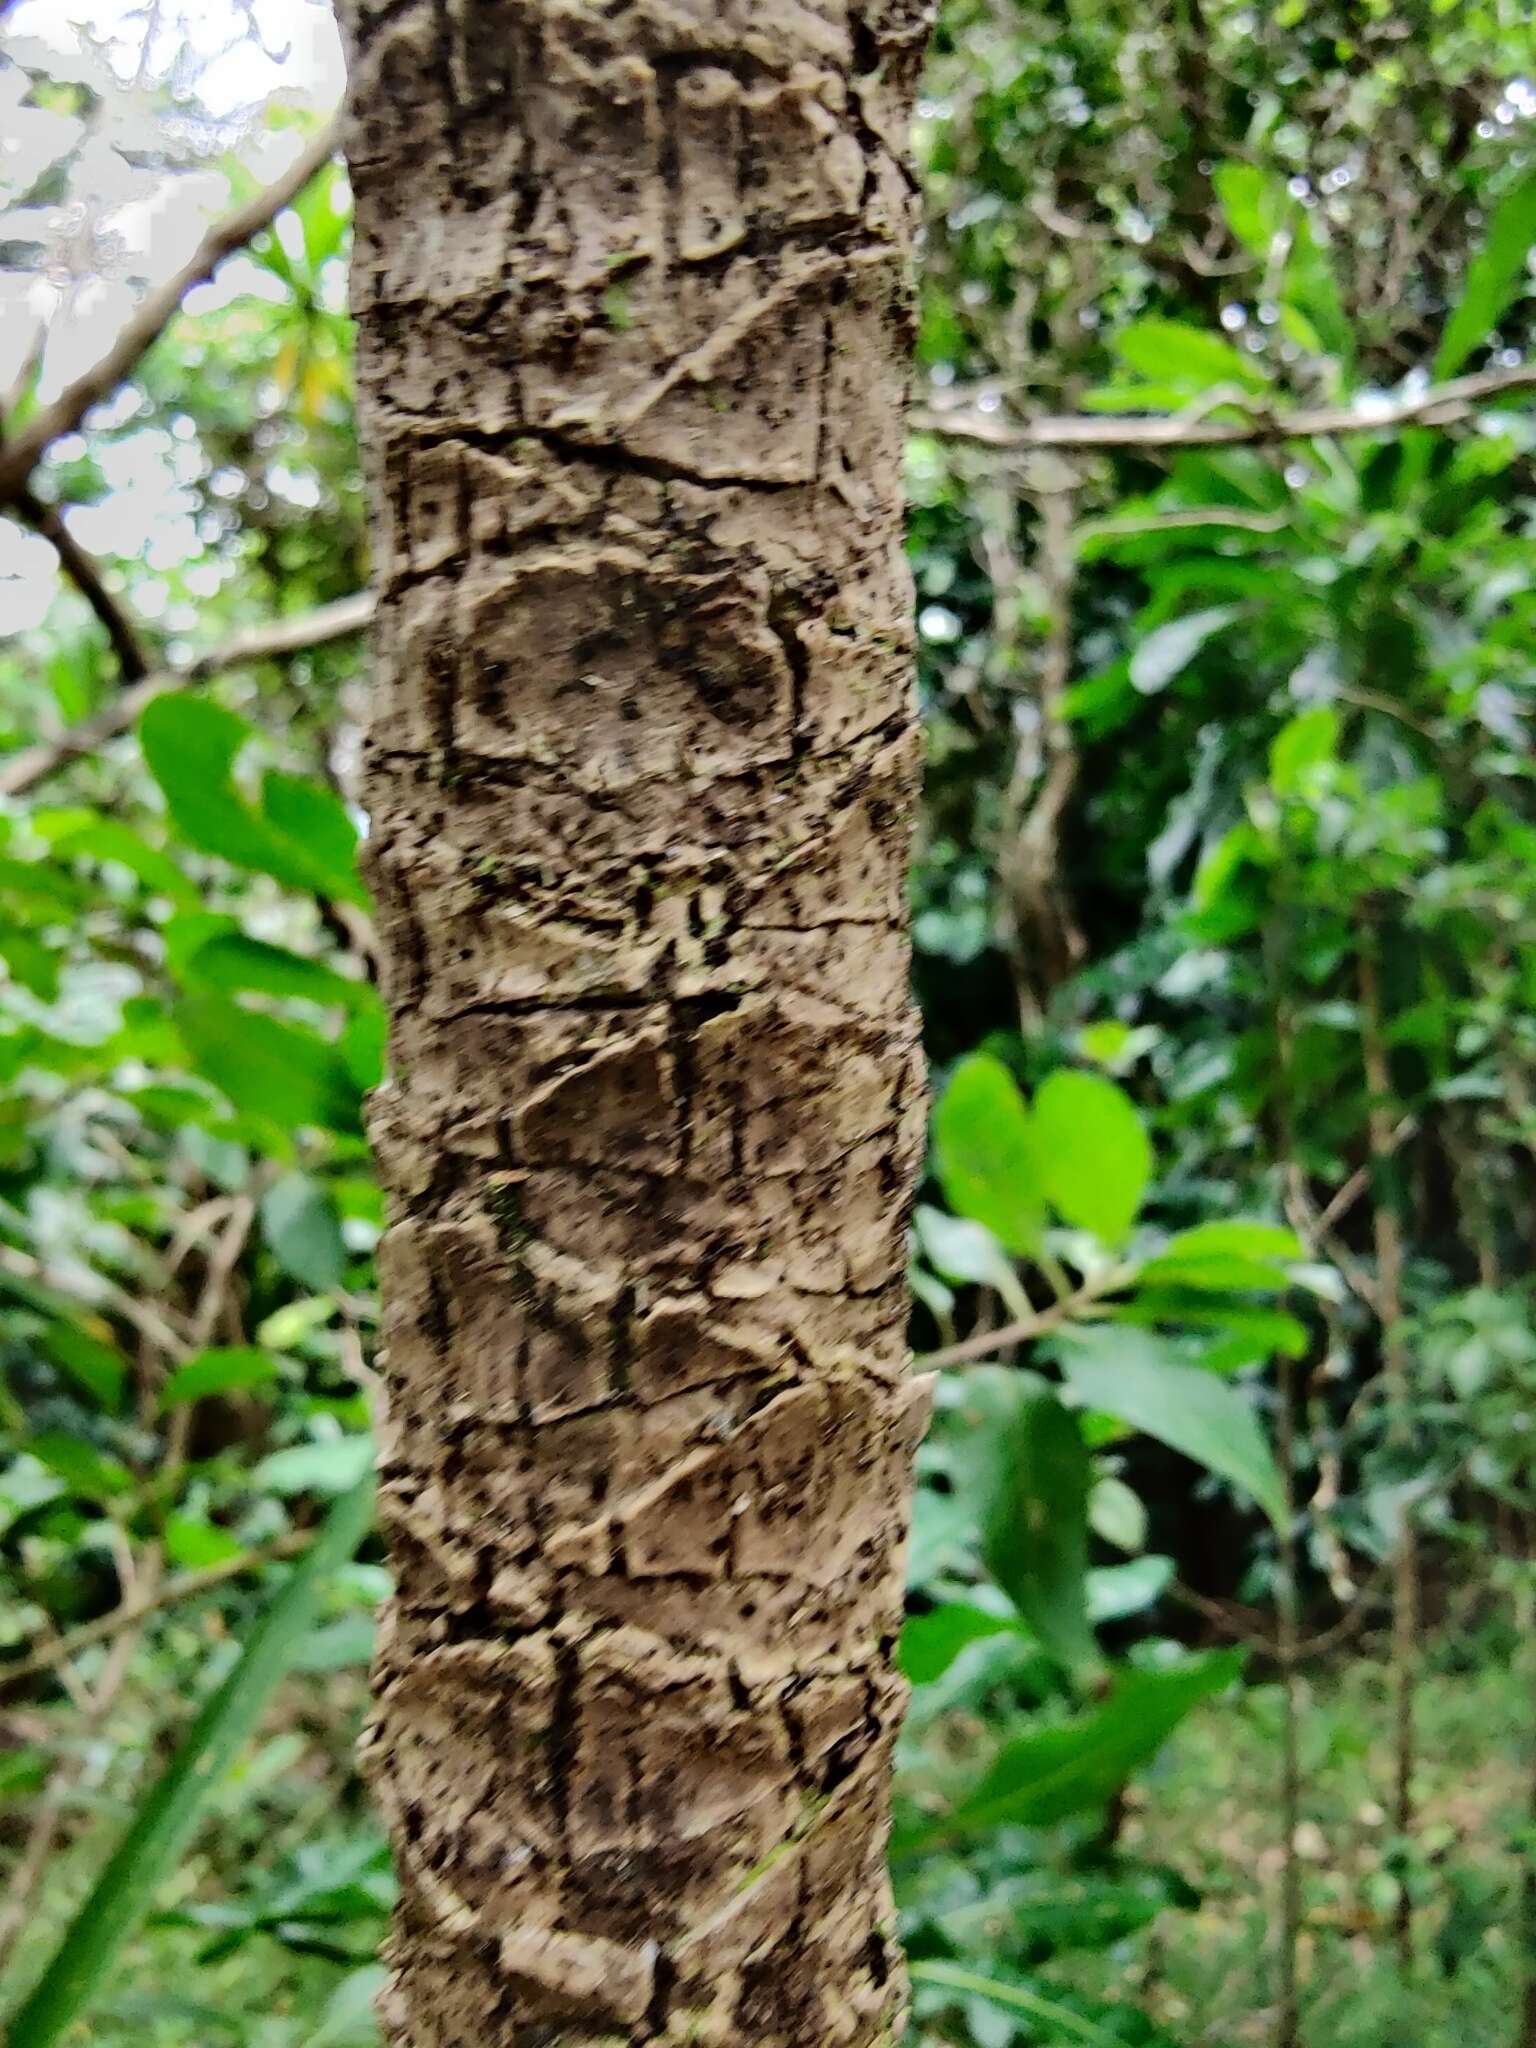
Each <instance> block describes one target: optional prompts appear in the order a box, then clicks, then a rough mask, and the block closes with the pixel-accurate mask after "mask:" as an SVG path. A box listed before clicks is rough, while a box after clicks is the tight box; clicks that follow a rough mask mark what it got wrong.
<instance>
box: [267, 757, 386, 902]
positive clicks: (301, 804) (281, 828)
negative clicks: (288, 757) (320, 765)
mask: <svg viewBox="0 0 1536 2048" xmlns="http://www.w3.org/2000/svg"><path fill="white" fill-rule="evenodd" d="M261 809H262V815H263V817H264V818H265V819H266V821H267V823H268V824H269V825H270V826H271V827H272V828H273V830H274V831H275V832H277V833H278V834H279V835H280V836H281V837H282V838H283V839H284V840H285V841H286V842H288V843H289V844H290V845H294V846H299V847H302V848H303V850H304V854H305V857H306V859H307V860H308V861H309V862H310V863H311V864H312V865H313V866H314V868H315V869H316V870H317V871H318V873H319V874H320V875H322V876H323V877H325V878H326V879H327V881H328V886H329V893H330V894H332V895H334V896H343V897H350V898H352V899H353V900H354V901H358V900H366V899H365V892H364V890H363V888H362V886H361V884H360V883H359V881H358V879H357V827H356V826H355V825H354V824H353V822H352V820H351V818H350V816H349V815H348V812H347V807H346V805H345V804H344V803H343V802H342V801H341V798H340V797H339V796H336V795H335V794H333V792H332V791H330V790H328V789H326V788H325V787H324V786H323V785H322V784H321V783H318V782H310V781H307V780H306V779H305V778H304V777H303V776H300V775H285V774H283V773H282V771H281V770H280V769H276V768H274V769H272V770H270V771H269V773H268V774H267V776H266V777H265V779H264V780H263V782H262V785H261Z"/></svg>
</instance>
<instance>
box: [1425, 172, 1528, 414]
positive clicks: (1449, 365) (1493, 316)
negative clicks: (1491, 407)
mask: <svg viewBox="0 0 1536 2048" xmlns="http://www.w3.org/2000/svg"><path fill="white" fill-rule="evenodd" d="M1533 243H1536V166H1533V167H1532V168H1530V169H1529V170H1527V171H1526V172H1525V174H1524V176H1523V177H1521V179H1520V180H1519V182H1518V183H1517V184H1516V185H1515V187H1514V189H1513V190H1512V191H1511V192H1509V193H1508V194H1506V196H1505V197H1504V199H1503V200H1501V201H1500V203H1499V205H1498V207H1497V208H1496V209H1495V212H1494V216H1493V219H1492V221H1491V222H1490V223H1489V227H1488V233H1487V235H1486V237H1485V238H1484V241H1483V246H1482V247H1481V248H1480V249H1479V250H1478V252H1477V254H1476V255H1475V256H1474V257H1473V258H1472V261H1471V262H1470V263H1469V264H1468V266H1467V281H1466V283H1465V285H1464V286H1463V287H1462V293H1461V299H1460V302H1459V303H1458V305H1457V307H1456V310H1455V312H1454V313H1452V315H1451V317H1450V319H1449V320H1448V321H1447V322H1446V324H1445V332H1444V334H1443V335H1442V336H1441V338H1440V347H1439V350H1438V352H1437V353H1436V356H1435V375H1436V377H1454V376H1455V374H1456V372H1457V371H1458V370H1459V369H1460V368H1461V367H1462V365H1463V364H1464V363H1465V362H1466V360H1467V358H1468V356H1470V355H1471V354H1472V352H1473V350H1474V349H1476V348H1478V347H1480V346H1481V345H1482V343H1483V342H1485V341H1486V340H1487V338H1488V336H1489V335H1490V334H1491V333H1492V331H1493V329H1494V328H1495V327H1497V326H1498V324H1499V322H1500V320H1502V319H1503V317H1504V315H1505V313H1506V312H1507V311H1508V310H1509V308H1510V306H1511V305H1512V304H1513V303H1514V300H1515V297H1516V295H1517V294H1518V293H1519V291H1520V290H1521V288H1522V286H1523V284H1524V280H1525V268H1526V262H1527V259H1528V258H1529V255H1530V252H1531V245H1532V244H1533Z"/></svg>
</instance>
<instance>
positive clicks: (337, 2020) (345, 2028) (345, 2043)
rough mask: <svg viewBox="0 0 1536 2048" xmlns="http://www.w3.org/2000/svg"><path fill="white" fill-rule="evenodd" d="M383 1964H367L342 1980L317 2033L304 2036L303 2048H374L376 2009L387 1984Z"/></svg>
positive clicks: (377, 2032) (387, 1975)
mask: <svg viewBox="0 0 1536 2048" xmlns="http://www.w3.org/2000/svg"><path fill="white" fill-rule="evenodd" d="M388 1977H389V1972H388V1971H387V1970H386V1969H385V1968H384V1966H383V1965H382V1964H381V1963H368V1964H365V1965H364V1967H363V1968H362V1969H360V1970H353V1971H352V1972H351V1973H350V1975H348V1976H346V1977H343V1978H342V1980H341V1982H340V1983H339V1984H338V1985H337V1986H336V1989H335V1990H334V1991H333V1992H332V1993H331V1997H330V2002H329V2003H328V2004H327V2006H326V2008H325V2014H324V2017H323V2018H322V2020H321V2022H320V2026H319V2029H318V2031H317V2032H315V2033H313V2034H309V2035H307V2036H306V2037H305V2040H304V2048H373V2044H374V2043H375V2042H376V2041H377V2040H378V2038H379V2028H378V2019H377V2016H376V2014H375V2011H374V2007H375V2006H376V2005H377V2003H378V1998H379V1994H380V1992H381V1991H382V1990H383V1989H384V1986H385V1984H386V1982H387V1981H388Z"/></svg>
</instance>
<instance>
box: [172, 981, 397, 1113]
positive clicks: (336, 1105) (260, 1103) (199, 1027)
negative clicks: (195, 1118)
mask: <svg viewBox="0 0 1536 2048" xmlns="http://www.w3.org/2000/svg"><path fill="white" fill-rule="evenodd" d="M174 1015H175V1020H176V1027H177V1029H178V1031H179V1032H180V1033H181V1036H182V1039H183V1040H184V1042H185V1044H186V1048H187V1051H188V1053H189V1054H190V1056H191V1059H192V1063H193V1065H194V1066H195V1067H196V1068H197V1071H198V1072H199V1073H200V1074H202V1075H203V1076H204V1077H205V1078H206V1079H207V1080H209V1081H211V1082H212V1083H213V1085H214V1086H215V1087H216V1088H218V1089H220V1090H221V1091H222V1092H223V1093H224V1094H225V1095H227V1096H228V1098H229V1100H230V1101H231V1102H232V1103H233V1104H234V1105H235V1107H236V1108H237V1109H241V1110H245V1111H247V1112H248V1113H249V1114H250V1115H252V1116H259V1117H265V1118H267V1119H268V1120H269V1121H270V1122H272V1123H274V1124H276V1125H278V1126H279V1128H280V1129H282V1130H284V1131H289V1132H291V1131H296V1130H301V1129H304V1128H306V1127H308V1126H319V1127H320V1128H322V1129H327V1130H333V1131H345V1132H355V1131H359V1130H361V1129H362V1094H361V1090H360V1089H359V1088H358V1086H357V1083H356V1082H355V1081H354V1080H353V1078H352V1076H351V1074H350V1073H349V1071H348V1069H347V1066H346V1062H345V1061H344V1060H343V1059H342V1057H341V1055H340V1054H339V1053H338V1052H337V1051H336V1050H335V1049H334V1048H333V1047H332V1046H329V1045H327V1044H326V1042H325V1040H324V1039H323V1038H320V1037H318V1036H317V1035H316V1034H315V1033H314V1032H313V1031H308V1030H305V1029H304V1028H303V1027H302V1026H300V1025H297V1024H289V1023H284V1022H282V1021H280V1020H279V1019H278V1018H276V1017H266V1016H259V1015H257V1014H256V1013H255V1012H254V1011H250V1010H242V1009H241V1008H240V1007H239V1005H238V1004H236V1003H232V1002H229V1001H227V1000H226V999H225V998H224V997H223V996H212V995H209V996H203V995H198V996H187V997H184V998H183V999H182V1001H181V1002H179V1003H178V1004H177V1005H176V1008H175V1012H174Z"/></svg>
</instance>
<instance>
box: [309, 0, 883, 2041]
mask: <svg viewBox="0 0 1536 2048" xmlns="http://www.w3.org/2000/svg"><path fill="white" fill-rule="evenodd" d="M345 13H346V16H347V21H348V28H349V31H350V35H351V40H352V44H353V69H354V79H353V91H354V117H353V128H352V136H351V146H350V154H351V160H352V169H353V177H354V183H355V187H356V193H357V214H358V243H357V255H356V260H355V269H354V287H355V298H356V302H357V312H358V317H359V320H360V327H361V383H362V397H363V408H364V409H363V419H364V427H365V433H366V436H367V439H368V442H369V448H370V460H371V465H372V472H373V479H374V501H375V531H376V540H377V548H378V556H379V562H378V584H379V592H380V599H381V604H380V613H379V623H378V627H377V631H376V661H377V685H376V707H377V708H376V715H375V720H374V726H373V734H372V741H371V747H370V754H369V767H368V803H369V809H370V813H371V818H372V843H371V861H372V875H373V881H374V885H375V888H376V891H377V896H378V904H379V915H380V926H381V936H382V942H383V946H384V951H385V955H386V976H387V987H388V994H389V998H390V1002H391V1007H392V1011H393V1019H394V1027H393V1063H392V1064H393V1079H392V1080H391V1081H390V1082H389V1083H388V1084H387V1086H386V1087H385V1088H384V1089H382V1090H381V1091H380V1093H379V1095H378V1097H377V1099H376V1102H375V1105H374V1111H373V1134H374V1138H375V1141H376V1145H377V1149H378V1153H379V1158H380V1162H381V1166H382V1170H383V1173H384V1177H385V1181H386V1184H387V1186H388V1189H389V1194H390V1224H389V1229H388V1232H387V1234H386V1237H385V1240H384V1244H383V1248H382V1272H383V1283H384V1290H385V1298H386V1343H387V1353H386V1361H385V1380H386V1385H387V1393H388V1404H389V1420H388V1425H387V1433H386V1438H385V1443H384V1448H383V1464H382V1497H383V1502H384V1510H385V1516H386V1522H387V1526H388V1529H389V1532H390V1538H391V1544H392V1551H393V1558H394V1564H395V1569H396V1573H397V1577H398V1593H397V1596H396V1600H395V1603H394V1607H393V1611H392V1613H391V1615H390V1618H389V1620H388V1623H387V1625H386V1628H385V1630H384V1636H383V1644H382V1648H381V1651H380V1656H379V1662H378V1668H377V1673H376V1711H375V1714H374V1717H373V1721H372V1724H371V1729H370V1734H369V1737H368V1752H369V1761H370V1769H371V1771H372V1774H373V1777H374V1780H375V1783H376V1785H377V1788H378V1792H379V1795H380V1798H381V1800H382V1802H383V1806H384V1810H385V1813H386V1815H387V1817H388V1820H389V1824H390V1827H391V1831H392V1834H393V1837H394V1841H395V1846H396V1851H397V1858H398V1863H399V1869H400V1878H401V1904H400V1908H399V1912H398V1916H397V1920H396V1925H395V1930H394V1935H393V1939H392V1946H391V1960H392V1964H393V1976H392V1983H391V1988H390V1991H389V1993H388V1994H387V1997H386V2018H387V2024H388V2028H389V2031H390V2034H391V2036H392V2038H393V2040H394V2041H395V2042H396V2043H398V2044H402V2048H405V2044H408V2048H502V2044H512V2043H520V2044H528V2048H533V2044H556V2043H561V2044H564V2043H597V2042H603V2043H615V2044H621V2043H637V2042H642V2041H678V2042H682V2041H689V2042H696V2043H727V2042H729V2043H733V2044H736V2043H746V2042H751V2043H753V2044H755V2048H830V2044H833V2043H851V2044H862V2043H873V2042H876V2041H883V2040H886V2039H888V2038H889V2037H890V2034H891V2031H892V2029H893V2026H894V2024H895V2020H896V2015H897V2011H898V2008H899V2005H900V1990H899V1981H900V1980H899V1970H898V1967H897V1958H896V1956H895V1954H894V1951H893V1945H892V1941H891V1931H890V1900H889V1893H888V1888H887V1882H886V1878H885V1875H884V1869H883V1847H884V1832H885V1817H886V1805H887V1783H886V1781H887V1775H888V1766H889V1760H890V1752H891V1744H892V1740H893V1736H894V1732H895V1727H896V1722H897V1718H898V1715H899V1711H900V1704H901V1689H900V1685H899V1681H898V1680H897V1679H896V1678H895V1676H894V1675H893V1671H892V1663H891V1658H892V1649H893V1643H894V1638H895V1634H896V1630H897V1626H898V1619H899V1614H900V1606H901V1552H902V1543H903V1538H904V1533H905V1524H906V1501H907V1493H908V1471H909V1463H910V1456H911V1451H912V1447H913V1442H914V1439H915V1436H916V1434H917V1432H918V1429H919V1427H920V1421H921V1411H922V1405H923V1404H922V1400H921V1396H920V1392H919V1390H918V1387H917V1384H916V1383H915V1382H914V1381H913V1380H912V1379H911V1378H910V1377H909V1376H908V1361H907V1357H906V1353H905V1347H904V1338H903V1324H904V1316H905V1298H904V1280H903V1272H904V1223H905V1208H906V1203H907V1198H908V1194H909V1190H910V1185H911V1180H912V1174H913V1168H914V1162H915V1159H916V1156H917V1152H918V1148H919V1144H920V1139H921V1127H922V1108H921V1085H920V1072H919V1062H918V1055H917V1048H916V1043H915V1038H914V1031H913V1025H912V1020H911V1016H910V1012H909V1007H908V999H907V987H906V981H907V959H906V946H905V939H904V934H903V895H904V886H903V885H904V869H905V862H906V854H907V821H908V816H909V811H910V806H911V801H912V790H913V776H914V761H915V755H914V735H913V726H912V708H911V703H910V678H909V670H910V629H909V625H908V610H909V591H908V583H907V576H906V572H905V568H904V565H903V558H902V552H901V532H900V509H899V508H900V493H899V476H898V465H899V458H900V413H901V395H902V390H903V385H904V378H905V353H906V345H907V330H908V315H907V291H906V278H905V268H906V253H907V246H908V231H909V218H910V191H909V185H908V181H907V177H906V174H905V172H904V169H903V167H902V162H901V157H902V151H903V147H904V139H905V127H906V122H907V118H908V113H909V95H910V91H911V89H912V84H913V79H914V74H915V70H916V66H917V63H918V60H919V56H920V49H921V31H922V27H923V22H922V18H921V10H920V6H919V4H918V0H872V4H867V5H864V6H849V5H847V4H845V0H620V4H618V5H613V6H602V7H600V6H596V5H592V4H589V0H435V4H429V0H417V4H415V5H411V4H406V5H404V6H402V5H401V4H399V0H382V4H376V5H368V4H365V0H348V4H347V6H346V8H345Z"/></svg>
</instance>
